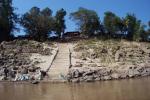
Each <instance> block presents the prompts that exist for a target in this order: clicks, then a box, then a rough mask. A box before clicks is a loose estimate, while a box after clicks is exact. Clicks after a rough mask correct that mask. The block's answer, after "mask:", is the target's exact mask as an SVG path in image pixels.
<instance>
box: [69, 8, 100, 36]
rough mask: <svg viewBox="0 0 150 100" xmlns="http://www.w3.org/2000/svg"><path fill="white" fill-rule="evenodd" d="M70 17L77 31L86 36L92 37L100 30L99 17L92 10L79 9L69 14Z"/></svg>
mask: <svg viewBox="0 0 150 100" xmlns="http://www.w3.org/2000/svg"><path fill="white" fill-rule="evenodd" d="M70 17H71V18H72V19H73V20H75V21H77V25H78V27H79V30H80V31H81V32H82V33H84V34H85V35H87V36H92V35H94V33H96V32H98V31H99V30H100V21H99V17H98V15H97V13H96V12H95V11H93V10H88V9H86V8H79V9H78V11H76V12H73V13H71V14H70Z"/></svg>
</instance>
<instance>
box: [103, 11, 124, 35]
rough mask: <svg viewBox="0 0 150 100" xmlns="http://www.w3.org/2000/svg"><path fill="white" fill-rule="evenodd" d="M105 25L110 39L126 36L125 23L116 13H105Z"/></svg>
mask: <svg viewBox="0 0 150 100" xmlns="http://www.w3.org/2000/svg"><path fill="white" fill-rule="evenodd" d="M103 23H104V27H105V29H106V35H107V36H108V37H114V36H117V35H120V34H124V31H125V29H124V21H123V19H121V18H120V17H118V16H117V15H115V14H114V13H112V12H110V11H107V12H105V16H104V22H103Z"/></svg>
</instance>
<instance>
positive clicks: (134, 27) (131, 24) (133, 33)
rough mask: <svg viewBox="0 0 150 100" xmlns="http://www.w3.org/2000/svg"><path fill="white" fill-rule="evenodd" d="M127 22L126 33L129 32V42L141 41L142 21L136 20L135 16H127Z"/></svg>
mask: <svg viewBox="0 0 150 100" xmlns="http://www.w3.org/2000/svg"><path fill="white" fill-rule="evenodd" d="M125 22H126V26H125V27H126V29H127V30H126V31H127V39H128V40H136V41H138V40H139V39H140V31H141V27H142V26H141V21H140V20H138V19H137V18H136V16H135V15H134V14H127V16H126V17H125Z"/></svg>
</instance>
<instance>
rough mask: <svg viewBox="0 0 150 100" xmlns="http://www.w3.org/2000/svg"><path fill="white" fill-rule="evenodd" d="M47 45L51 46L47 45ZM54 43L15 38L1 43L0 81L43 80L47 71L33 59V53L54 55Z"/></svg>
mask: <svg viewBox="0 0 150 100" xmlns="http://www.w3.org/2000/svg"><path fill="white" fill-rule="evenodd" d="M45 45H47V46H49V47H45ZM53 48H55V47H54V44H52V43H40V42H35V41H28V40H14V41H11V42H2V43H1V44H0V81H5V80H7V81H28V80H41V79H42V78H43V77H44V76H45V75H46V73H45V72H44V71H43V70H42V69H41V68H40V67H37V66H36V65H37V64H39V63H41V62H39V61H35V60H32V59H31V55H32V54H39V55H45V56H52V51H53Z"/></svg>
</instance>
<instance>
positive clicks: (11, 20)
mask: <svg viewBox="0 0 150 100" xmlns="http://www.w3.org/2000/svg"><path fill="white" fill-rule="evenodd" d="M16 21H17V15H16V14H15V13H14V8H13V7H12V0H0V41H3V40H10V38H11V36H12V35H13V34H12V32H13V29H15V22H16Z"/></svg>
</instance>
